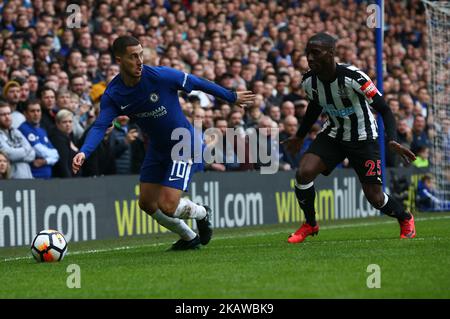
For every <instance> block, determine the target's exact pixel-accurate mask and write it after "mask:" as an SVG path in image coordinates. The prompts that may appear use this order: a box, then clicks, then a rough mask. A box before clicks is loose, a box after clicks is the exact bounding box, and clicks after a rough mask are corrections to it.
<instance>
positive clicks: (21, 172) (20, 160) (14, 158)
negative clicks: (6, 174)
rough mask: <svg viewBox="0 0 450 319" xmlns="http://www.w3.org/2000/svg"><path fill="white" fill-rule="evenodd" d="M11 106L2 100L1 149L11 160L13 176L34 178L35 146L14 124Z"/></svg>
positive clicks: (0, 112)
mask: <svg viewBox="0 0 450 319" xmlns="http://www.w3.org/2000/svg"><path fill="white" fill-rule="evenodd" d="M11 113H12V112H11V107H10V106H9V104H8V103H6V102H0V151H2V152H4V153H5V154H6V155H7V157H8V158H9V160H10V161H11V178H13V179H28V178H33V174H32V173H31V168H30V163H31V162H32V161H33V160H34V159H35V152H34V149H33V147H32V146H31V145H30V143H28V141H27V139H26V138H25V136H23V134H22V133H21V132H20V131H19V130H18V129H16V128H14V127H13V126H12V116H11Z"/></svg>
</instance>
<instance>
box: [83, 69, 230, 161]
mask: <svg viewBox="0 0 450 319" xmlns="http://www.w3.org/2000/svg"><path fill="white" fill-rule="evenodd" d="M179 90H183V91H185V92H187V93H189V92H191V91H192V90H200V91H203V92H205V93H208V94H211V95H214V96H216V97H218V98H221V99H223V100H225V101H227V102H229V103H234V102H235V101H236V99H237V95H236V92H234V91H232V90H228V89H225V88H223V87H221V86H219V85H217V84H215V83H213V82H210V81H208V80H205V79H202V78H199V77H196V76H194V75H192V74H188V73H184V72H181V71H179V70H175V69H172V68H168V67H152V66H148V65H144V66H143V69H142V77H141V80H140V81H139V83H137V84H136V85H135V86H132V87H129V86H126V85H125V84H124V82H123V81H122V78H121V76H120V74H119V75H117V76H116V77H115V78H114V79H113V80H112V81H111V83H109V85H108V87H107V88H106V91H105V93H104V94H103V96H102V98H101V102H100V114H99V116H98V118H97V120H96V121H95V123H94V125H93V127H92V129H91V130H90V132H89V134H88V136H87V138H86V141H85V143H84V145H83V146H82V147H81V150H80V151H81V152H83V153H85V155H86V157H88V156H89V155H90V154H91V153H92V152H93V151H94V150H95V148H96V147H97V145H98V144H99V143H100V142H101V140H102V139H103V136H104V134H105V131H106V129H107V128H108V127H109V126H110V125H111V122H112V121H113V120H114V118H116V117H117V116H119V115H127V116H129V117H130V118H134V119H135V120H136V123H137V124H138V125H139V127H140V128H141V129H142V130H143V131H144V132H145V133H147V135H148V136H149V139H150V142H149V143H150V145H149V146H150V147H151V148H152V149H154V150H156V151H158V152H161V153H166V154H167V153H170V152H171V149H172V147H173V146H174V145H175V144H177V143H179V140H172V132H173V131H174V130H175V129H177V128H185V129H186V130H187V131H189V132H190V136H191V142H193V140H194V137H195V136H199V135H198V134H194V128H193V126H192V125H191V123H190V122H189V121H188V120H187V119H186V117H185V115H184V114H183V111H182V109H181V106H180V103H179V100H178V91H179ZM176 138H178V137H176Z"/></svg>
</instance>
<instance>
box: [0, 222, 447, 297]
mask: <svg viewBox="0 0 450 319" xmlns="http://www.w3.org/2000/svg"><path fill="white" fill-rule="evenodd" d="M297 227H298V225H294V224H283V225H281V224H280V225H272V226H258V227H248V228H241V229H228V230H223V229H219V230H216V231H215V237H214V238H213V240H212V241H211V243H210V244H209V245H208V246H206V247H203V248H202V249H200V250H196V251H183V252H166V249H167V248H168V247H169V246H170V244H171V243H172V242H173V241H174V240H175V236H174V235H171V234H164V235H160V236H153V237H145V236H143V237H135V238H127V239H120V240H102V241H91V242H81V243H69V254H68V255H67V256H66V258H65V259H64V260H63V261H62V262H59V263H53V264H52V263H48V264H46V263H36V262H35V261H34V260H33V259H32V258H31V257H29V256H30V252H29V248H28V247H19V248H2V249H0V283H1V284H0V285H1V289H0V298H169V299H172V298H177V299H178V298H186V299H188V298H194V299H195V298H205V299H209V298H219V299H222V298H274V299H279V298H294V299H297V298H450V213H439V214H424V213H422V214H417V215H416V230H417V233H418V235H417V237H416V238H415V239H412V240H400V239H399V226H398V223H397V222H396V220H394V219H391V218H389V217H376V218H370V219H364V220H361V219H359V220H341V221H334V222H328V223H325V222H324V223H321V229H320V233H319V236H316V237H313V238H311V237H308V238H307V240H306V241H305V242H304V243H303V244H298V245H290V244H287V242H286V239H287V235H288V234H289V233H291V232H293V231H294V230H295V229H296V228H297ZM71 264H77V265H78V266H79V267H80V274H81V277H80V278H81V288H79V289H77V288H73V289H69V288H68V287H67V284H66V282H67V279H68V276H70V275H71V273H70V272H67V268H68V266H69V265H71ZM371 264H376V265H378V266H379V267H380V277H379V278H380V288H368V287H367V282H368V277H369V276H371V275H372V272H368V271H367V267H368V265H371Z"/></svg>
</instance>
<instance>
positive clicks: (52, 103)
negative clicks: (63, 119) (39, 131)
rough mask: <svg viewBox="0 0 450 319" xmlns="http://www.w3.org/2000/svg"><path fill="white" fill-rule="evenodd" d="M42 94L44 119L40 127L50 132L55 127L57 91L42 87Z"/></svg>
mask: <svg viewBox="0 0 450 319" xmlns="http://www.w3.org/2000/svg"><path fill="white" fill-rule="evenodd" d="M39 94H40V98H41V103H40V104H41V108H42V119H41V124H40V127H42V128H43V129H44V130H45V131H46V132H48V133H50V132H51V131H53V129H54V128H55V116H56V92H55V90H53V89H52V88H49V87H44V88H42V90H41V92H40V93H39Z"/></svg>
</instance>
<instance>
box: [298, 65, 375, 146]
mask: <svg viewBox="0 0 450 319" xmlns="http://www.w3.org/2000/svg"><path fill="white" fill-rule="evenodd" d="M336 73H337V78H336V80H334V81H333V82H322V81H321V80H320V79H319V78H318V77H317V76H316V75H315V74H314V73H313V72H311V71H309V72H307V73H306V74H304V75H303V80H302V87H303V89H304V90H305V92H306V94H307V96H308V99H309V100H310V102H312V103H310V104H309V106H308V107H317V108H319V107H321V108H322V111H323V112H326V113H327V115H328V120H327V122H326V123H325V124H324V126H323V128H322V131H323V132H324V133H326V134H327V135H328V136H330V137H332V138H336V139H338V140H343V141H351V142H354V141H364V140H373V139H376V138H377V137H378V126H377V122H376V119H375V117H374V116H373V114H372V111H371V109H370V106H369V104H371V103H372V102H373V100H372V99H373V98H374V96H375V95H377V94H378V95H380V96H381V93H380V92H379V91H378V90H377V88H376V87H375V84H374V83H373V82H372V81H371V80H370V78H369V77H368V76H367V75H366V74H365V73H364V72H362V71H361V70H359V69H358V68H357V67H355V66H352V65H348V64H337V65H336Z"/></svg>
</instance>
